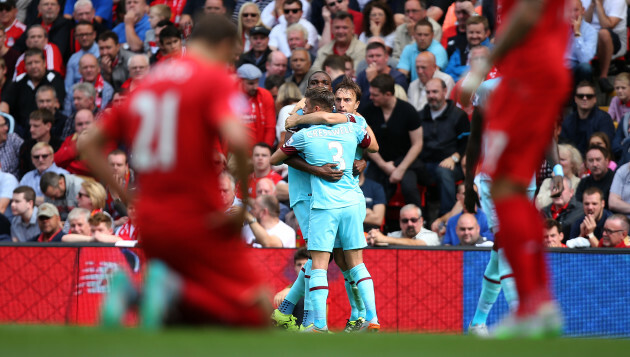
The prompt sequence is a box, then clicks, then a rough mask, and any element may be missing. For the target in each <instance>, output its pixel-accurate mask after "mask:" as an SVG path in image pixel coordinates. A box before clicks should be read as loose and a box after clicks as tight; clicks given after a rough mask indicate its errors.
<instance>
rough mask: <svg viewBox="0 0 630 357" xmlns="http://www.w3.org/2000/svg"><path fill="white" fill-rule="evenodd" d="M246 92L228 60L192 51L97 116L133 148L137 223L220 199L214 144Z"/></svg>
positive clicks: (186, 214)
mask: <svg viewBox="0 0 630 357" xmlns="http://www.w3.org/2000/svg"><path fill="white" fill-rule="evenodd" d="M243 103H244V98H243V97H242V94H241V93H240V91H239V90H238V87H237V85H236V82H235V81H234V80H233V79H232V78H231V77H230V75H229V74H228V72H227V70H226V68H225V67H224V66H221V65H219V64H212V65H211V64H208V63H206V62H204V61H202V60H201V59H197V58H195V57H193V56H192V55H188V56H185V57H182V58H181V59H178V60H173V61H168V62H165V63H161V64H159V65H157V66H156V67H154V69H152V71H151V73H150V74H149V75H148V76H147V77H146V79H144V80H143V82H142V83H141V84H140V85H139V86H138V88H137V89H136V90H134V92H133V93H132V94H131V95H130V96H129V98H128V99H127V100H126V102H125V103H124V104H123V105H121V106H118V107H116V108H114V109H113V110H112V111H111V112H110V113H108V114H107V115H106V116H105V117H104V118H103V120H100V125H101V129H102V130H103V132H104V134H105V135H106V136H107V137H109V138H112V139H114V140H117V141H119V142H122V143H124V144H125V145H126V146H127V147H129V148H131V158H130V161H131V162H132V164H133V167H134V169H135V170H136V173H137V176H138V177H137V178H138V184H139V192H138V198H139V200H138V223H139V226H141V224H142V223H145V224H146V223H151V222H154V224H158V225H164V224H168V223H169V222H176V221H177V220H178V219H179V220H180V224H181V223H182V220H183V221H187V220H189V219H190V218H192V217H200V216H205V215H207V214H208V213H209V212H213V211H217V210H218V207H219V206H220V204H219V202H220V199H219V191H218V172H217V168H216V167H215V166H214V164H213V160H212V158H213V156H214V155H212V151H213V150H214V148H215V146H216V145H215V143H216V142H217V140H218V126H219V124H220V123H221V120H224V119H225V118H229V117H235V114H234V113H236V112H238V111H237V110H238V107H239V106H240V105H243Z"/></svg>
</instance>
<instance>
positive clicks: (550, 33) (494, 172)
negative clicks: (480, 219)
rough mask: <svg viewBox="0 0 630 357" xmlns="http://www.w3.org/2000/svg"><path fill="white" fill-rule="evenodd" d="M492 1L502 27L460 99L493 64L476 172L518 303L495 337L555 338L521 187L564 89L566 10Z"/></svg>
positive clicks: (538, 240) (550, 3) (528, 1)
mask: <svg viewBox="0 0 630 357" xmlns="http://www.w3.org/2000/svg"><path fill="white" fill-rule="evenodd" d="M497 5H498V6H497V9H498V20H499V21H498V22H499V23H500V25H501V26H502V28H501V29H500V30H499V31H498V36H497V42H496V46H495V48H494V50H493V52H492V53H491V55H490V59H489V61H488V62H489V63H487V65H486V66H479V67H478V68H477V69H473V70H471V73H470V74H469V75H468V77H467V78H466V79H465V80H464V83H463V92H462V100H463V101H466V102H467V101H468V100H469V98H470V97H471V94H472V92H473V91H474V90H475V89H476V88H477V86H478V85H479V84H480V83H481V81H482V80H483V79H484V78H485V77H486V75H487V73H488V71H489V70H490V68H491V66H492V65H495V64H496V65H497V66H498V67H499V68H500V70H501V73H502V75H503V80H502V81H501V83H500V84H499V86H498V88H497V89H496V92H495V93H494V94H493V96H492V100H491V102H490V103H489V107H488V109H487V118H488V123H487V126H486V130H485V133H484V152H485V156H484V159H483V164H482V171H483V172H484V173H487V174H489V175H490V176H491V177H492V179H493V185H492V189H491V194H492V198H493V200H494V202H495V206H496V210H497V217H498V221H499V225H500V227H501V228H500V230H501V234H502V235H503V237H504V239H503V241H502V244H503V246H504V248H505V254H506V256H507V258H508V261H509V263H510V265H511V266H512V267H513V268H514V278H515V281H516V286H517V290H518V295H519V297H520V305H519V307H518V309H517V311H516V313H515V314H513V315H512V316H510V317H509V318H508V319H506V320H505V321H504V322H503V323H502V324H501V326H499V327H498V328H497V329H496V331H495V336H496V337H499V338H509V337H518V336H522V337H541V336H546V335H556V334H559V333H561V331H562V322H561V318H560V312H559V310H558V308H557V307H556V305H555V304H554V303H553V300H552V297H551V294H550V292H549V289H548V286H547V285H548V278H547V271H546V266H545V261H544V249H543V244H542V234H541V232H542V221H541V218H540V216H539V215H538V212H537V211H536V208H535V207H534V205H533V203H531V202H530V201H529V200H528V198H527V194H526V192H527V191H526V189H527V186H528V184H529V182H530V180H531V177H532V175H533V174H534V172H535V171H536V169H537V168H538V166H539V163H540V162H541V160H542V158H543V157H544V153H545V150H546V148H547V146H548V144H549V142H550V141H551V138H552V132H553V128H554V121H555V120H556V118H557V116H558V114H559V113H560V110H561V108H562V105H563V103H564V102H565V99H566V95H567V94H568V93H569V90H570V81H571V80H570V73H569V70H568V69H567V68H566V67H565V65H564V52H565V50H566V48H567V45H568V34H569V31H568V30H567V29H568V28H569V27H568V26H569V25H568V22H567V21H568V14H567V12H566V9H567V7H566V4H565V1H564V0H498V2H497ZM550 83H553V85H549V84H550ZM515 94H518V96H517V97H518V100H517V101H515V100H514V95H515ZM533 103H536V105H533ZM464 104H467V103H464Z"/></svg>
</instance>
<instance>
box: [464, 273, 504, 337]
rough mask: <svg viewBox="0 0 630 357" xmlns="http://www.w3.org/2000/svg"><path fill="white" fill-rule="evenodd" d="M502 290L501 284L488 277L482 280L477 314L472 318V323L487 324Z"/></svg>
mask: <svg viewBox="0 0 630 357" xmlns="http://www.w3.org/2000/svg"><path fill="white" fill-rule="evenodd" d="M500 292H501V285H500V284H497V283H495V282H491V281H488V279H486V277H484V278H483V281H482V282H481V295H480V296H479V302H478V303H477V310H475V316H474V317H473V319H472V323H471V324H472V325H479V324H485V323H486V320H488V314H489V313H490V309H492V305H494V302H495V301H497V297H498V296H499V293H500Z"/></svg>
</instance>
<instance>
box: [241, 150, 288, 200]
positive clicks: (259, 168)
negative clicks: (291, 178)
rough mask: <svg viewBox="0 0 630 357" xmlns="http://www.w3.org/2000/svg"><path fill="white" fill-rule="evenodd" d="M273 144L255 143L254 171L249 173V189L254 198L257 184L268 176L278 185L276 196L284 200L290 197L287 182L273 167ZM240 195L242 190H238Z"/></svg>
mask: <svg viewBox="0 0 630 357" xmlns="http://www.w3.org/2000/svg"><path fill="white" fill-rule="evenodd" d="M272 153H273V151H272V149H271V146H269V145H267V144H266V143H258V144H256V145H254V149H253V154H252V163H253V165H254V172H252V173H251V174H250V175H249V178H248V184H247V191H248V194H249V195H250V196H251V197H252V198H256V184H257V183H258V181H260V180H261V179H263V178H268V179H270V180H271V181H273V183H274V184H275V185H276V197H278V199H279V200H281V201H284V200H286V199H288V198H289V188H288V186H287V183H286V182H284V181H282V176H280V175H279V174H278V173H277V172H275V171H273V170H272V169H271V154H272ZM237 192H238V194H239V196H240V190H237Z"/></svg>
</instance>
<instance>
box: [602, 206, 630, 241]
mask: <svg viewBox="0 0 630 357" xmlns="http://www.w3.org/2000/svg"><path fill="white" fill-rule="evenodd" d="M628 231H630V223H628V218H626V216H624V215H622V214H613V215H612V216H610V217H608V219H607V220H606V223H604V231H603V234H602V239H601V240H600V241H599V246H598V247H600V248H628V245H627V244H626V237H627V236H628Z"/></svg>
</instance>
